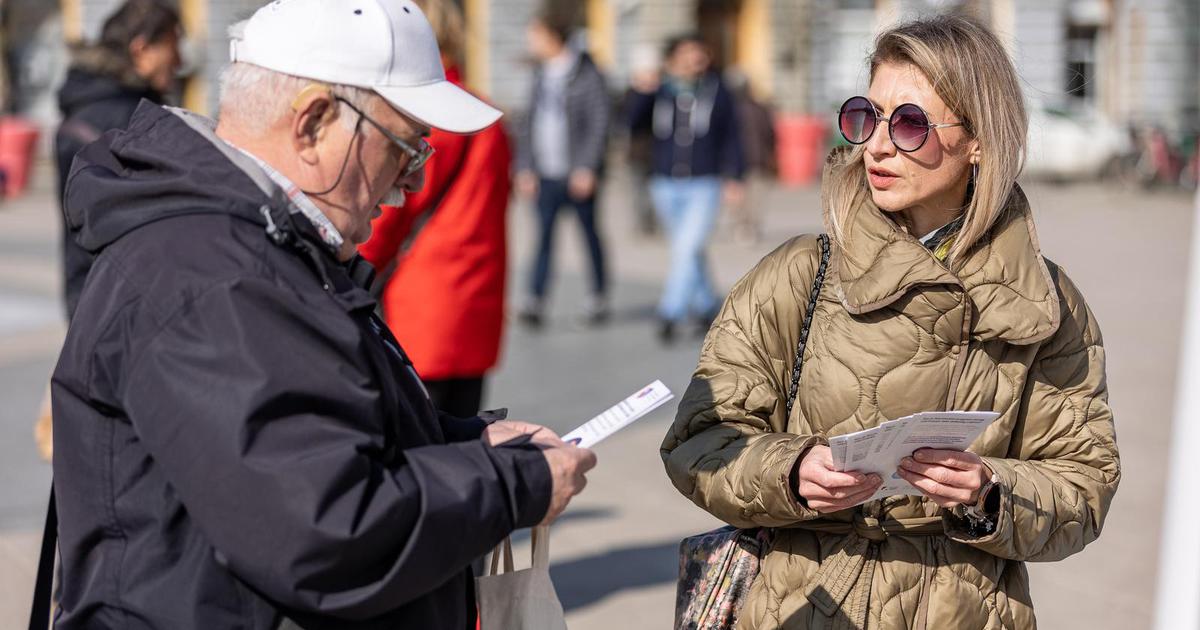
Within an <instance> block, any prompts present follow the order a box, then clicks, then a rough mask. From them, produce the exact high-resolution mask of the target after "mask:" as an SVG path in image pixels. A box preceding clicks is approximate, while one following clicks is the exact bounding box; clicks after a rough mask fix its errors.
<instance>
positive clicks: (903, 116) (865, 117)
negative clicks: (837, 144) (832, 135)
mask: <svg viewBox="0 0 1200 630" xmlns="http://www.w3.org/2000/svg"><path fill="white" fill-rule="evenodd" d="M881 120H884V121H886V122H887V126H888V135H889V136H891V138H892V144H894V145H896V148H897V149H899V150H901V151H904V152H905V153H911V152H912V151H916V150H917V149H920V148H921V147H923V146H925V141H926V140H928V139H929V130H930V129H941V128H943V127H961V126H962V125H963V123H961V122H956V123H932V122H929V114H926V113H925V110H923V109H921V108H920V106H918V105H916V104H914V103H905V104H903V105H901V106H899V107H897V108H896V109H894V110H892V115H891V116H889V117H888V118H886V119H885V118H884V117H883V116H882V115H880V113H879V110H877V109H875V105H873V104H872V103H871V101H870V100H868V99H867V97H865V96H851V97H850V98H848V99H846V102H845V103H842V107H841V108H840V109H839V110H838V128H839V129H840V130H841V132H842V137H843V138H845V139H846V142H849V143H850V144H862V143H864V142H866V141H867V140H870V139H871V134H873V133H875V128H876V127H878V126H879V121H881Z"/></svg>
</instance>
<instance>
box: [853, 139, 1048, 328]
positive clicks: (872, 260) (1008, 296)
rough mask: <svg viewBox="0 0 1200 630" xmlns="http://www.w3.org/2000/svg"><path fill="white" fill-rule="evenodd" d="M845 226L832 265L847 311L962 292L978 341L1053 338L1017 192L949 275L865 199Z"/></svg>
mask: <svg viewBox="0 0 1200 630" xmlns="http://www.w3.org/2000/svg"><path fill="white" fill-rule="evenodd" d="M840 157H841V156H832V157H831V159H836V158H840ZM847 223H848V225H847V228H846V234H845V240H846V242H845V243H844V246H843V247H842V248H838V250H837V253H836V255H835V259H834V260H835V264H834V265H833V270H834V271H835V273H836V279H837V284H836V286H837V287H838V291H839V296H840V297H841V300H842V304H843V305H844V306H845V308H846V310H847V311H849V312H851V313H854V314H858V315H861V314H865V313H869V312H872V311H876V310H878V309H881V308H884V307H887V306H889V305H891V304H892V303H894V302H896V301H897V300H899V299H900V298H901V297H902V296H903V295H905V294H906V293H907V292H908V291H909V290H911V289H912V288H914V287H917V286H927V285H939V284H940V285H951V286H957V287H959V288H961V289H962V290H964V291H966V293H967V295H968V296H969V297H970V300H971V303H972V305H973V307H972V310H973V312H974V323H973V325H972V329H971V334H972V335H973V336H974V337H976V338H978V339H1002V340H1004V341H1006V342H1008V343H1012V344H1018V345H1025V344H1031V343H1036V342H1038V341H1042V340H1045V339H1047V338H1049V337H1050V336H1051V335H1053V334H1054V332H1055V331H1057V330H1058V326H1059V319H1060V304H1059V299H1058V294H1057V291H1056V290H1055V288H1054V287H1055V284H1054V281H1053V279H1052V278H1051V276H1050V270H1049V268H1048V267H1047V265H1046V261H1045V259H1044V258H1043V257H1042V252H1041V246H1040V245H1039V243H1038V238H1037V231H1036V230H1035V228H1034V225H1033V217H1032V214H1031V212H1030V209H1029V202H1028V200H1027V199H1026V197H1025V193H1024V191H1022V190H1021V188H1020V186H1017V185H1015V184H1014V187H1013V191H1012V194H1011V195H1010V196H1009V199H1008V205H1007V207H1006V208H1005V209H1004V211H1003V212H1001V214H1000V217H999V218H998V219H997V220H996V224H995V225H993V226H992V229H991V230H990V231H989V232H988V234H987V235H986V236H985V237H984V238H983V239H982V240H981V241H980V242H979V243H978V244H977V245H975V246H974V247H972V248H971V249H970V250H969V251H968V252H967V254H966V256H965V257H964V259H963V260H962V262H961V263H959V264H956V265H955V270H954V271H951V270H949V269H947V268H946V267H945V266H943V265H942V264H941V263H939V262H938V261H937V260H936V259H935V258H934V257H933V255H932V254H931V253H930V252H929V251H928V250H927V249H925V246H924V245H922V244H921V243H920V242H919V241H918V240H917V239H916V238H914V237H913V236H912V235H910V234H908V233H907V232H905V231H904V230H902V229H901V228H900V227H899V226H897V225H896V224H895V223H894V222H893V221H891V220H890V219H889V218H887V217H886V216H884V214H883V212H882V211H881V210H880V209H879V208H878V207H877V206H876V205H875V204H874V203H873V202H872V201H871V198H870V196H869V195H867V196H866V198H865V199H864V200H863V202H862V203H861V204H860V205H859V207H858V208H855V209H854V210H853V212H852V213H851V215H850V217H849V220H848V221H847Z"/></svg>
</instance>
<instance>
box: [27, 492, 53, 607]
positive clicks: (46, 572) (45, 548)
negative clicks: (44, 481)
mask: <svg viewBox="0 0 1200 630" xmlns="http://www.w3.org/2000/svg"><path fill="white" fill-rule="evenodd" d="M57 545H58V510H56V509H55V507H54V482H53V481H51V482H50V506H49V507H48V508H46V527H45V529H44V530H43V531H42V553H41V555H40V556H39V557H38V571H37V581H36V582H35V583H34V587H33V605H32V606H31V607H30V610H29V630H46V628H48V627H49V624H50V598H51V596H52V593H51V589H53V588H54V549H55V547H56V546H57Z"/></svg>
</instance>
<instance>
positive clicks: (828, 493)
mask: <svg viewBox="0 0 1200 630" xmlns="http://www.w3.org/2000/svg"><path fill="white" fill-rule="evenodd" d="M797 476H798V477H799V478H800V482H799V485H798V487H797V488H796V494H799V495H800V496H801V497H804V500H805V502H807V503H808V507H810V508H812V509H814V510H816V511H818V512H820V513H821V514H829V513H831V512H838V511H840V510H844V509H846V508H851V507H854V506H855V505H858V504H859V503H862V502H863V501H866V500H867V499H868V498H870V496H871V495H872V494H875V491H876V490H878V489H879V486H880V485H882V484H883V480H882V479H880V478H879V475H864V474H861V473H857V472H838V471H836V470H834V468H833V453H832V452H831V451H830V450H829V447H828V446H814V447H812V448H810V449H808V452H807V453H805V455H804V458H803V459H801V460H800V463H799V468H798V470H797Z"/></svg>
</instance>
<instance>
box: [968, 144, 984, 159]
mask: <svg viewBox="0 0 1200 630" xmlns="http://www.w3.org/2000/svg"><path fill="white" fill-rule="evenodd" d="M982 159H983V151H982V149H980V147H979V141H978V140H972V141H971V144H969V145H967V161H968V162H970V163H971V164H979V161H980V160H982Z"/></svg>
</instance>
